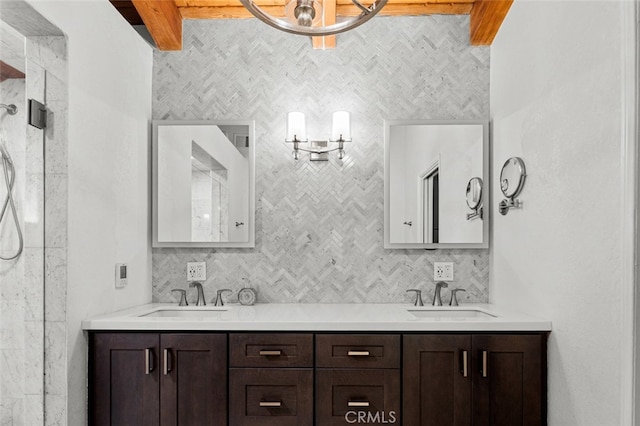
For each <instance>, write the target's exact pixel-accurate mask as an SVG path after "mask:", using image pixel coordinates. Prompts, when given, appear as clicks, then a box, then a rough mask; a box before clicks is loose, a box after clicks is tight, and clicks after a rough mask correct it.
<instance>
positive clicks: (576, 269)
mask: <svg viewBox="0 0 640 426" xmlns="http://www.w3.org/2000/svg"><path fill="white" fill-rule="evenodd" d="M621 10H622V3H621V2H617V1H592V2H577V1H569V2H557V1H554V2H532V1H516V2H514V3H513V6H512V7H511V10H510V12H509V14H508V16H507V18H506V19H505V22H504V23H503V25H502V27H501V29H500V32H499V33H498V36H497V37H496V40H495V41H494V43H493V45H492V48H491V62H492V63H491V116H492V120H493V176H494V179H493V182H492V191H493V194H496V195H495V196H494V197H493V198H494V200H493V206H492V208H493V209H494V215H493V218H494V219H493V229H492V234H493V235H492V237H493V238H492V249H491V282H492V284H491V293H490V294H491V299H492V301H493V302H495V303H498V304H503V305H508V306H512V307H513V308H515V309H518V310H521V311H525V312H529V313H531V314H535V315H538V316H540V317H543V318H548V319H551V320H552V322H553V331H552V333H551V336H550V339H549V353H548V359H549V394H548V401H549V424H550V425H552V426H553V425H594V426H601V425H619V424H622V420H621V416H620V412H621V410H620V401H621V398H622V395H621V380H622V379H621V374H620V367H619V365H620V359H621V358H620V356H621V355H620V353H621V347H622V346H621V345H622V336H623V335H622V328H623V327H622V324H621V318H622V317H621V311H622V307H623V305H622V304H623V301H622V300H621V297H620V294H621V288H622V283H621V278H622V273H621V269H622V258H623V253H622V249H621V247H622V245H621V243H620V241H621V237H622V235H621V228H622V214H621V209H622V188H621V182H622V155H621V145H622V134H621V128H622V122H623V117H622V109H621V104H622V99H623V90H624V88H623V87H622V72H623V61H622V57H623V56H622V54H621V47H620V46H621V37H622V27H623V25H622V15H621ZM511 156H521V157H522V158H523V159H524V161H525V163H526V166H527V172H528V178H527V182H526V184H525V187H524V190H523V192H522V194H521V197H520V198H521V199H522V201H523V202H524V207H523V209H521V210H513V211H511V212H509V214H508V215H507V216H501V215H499V214H497V208H496V207H497V203H498V201H499V197H498V195H497V194H501V193H500V189H499V187H498V180H497V179H495V177H496V176H499V168H500V167H501V166H502V164H503V163H504V161H505V160H506V159H507V158H508V157H511Z"/></svg>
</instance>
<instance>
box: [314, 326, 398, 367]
mask: <svg viewBox="0 0 640 426" xmlns="http://www.w3.org/2000/svg"><path fill="white" fill-rule="evenodd" d="M316 348H317V349H316V356H317V358H316V364H317V366H318V367H326V368H400V336H399V335H390V334H318V335H316Z"/></svg>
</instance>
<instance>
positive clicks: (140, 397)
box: [89, 333, 160, 426]
mask: <svg viewBox="0 0 640 426" xmlns="http://www.w3.org/2000/svg"><path fill="white" fill-rule="evenodd" d="M158 342H159V339H158V335H157V334H154V333H151V334H149V333H95V334H91V345H90V347H91V353H90V365H89V369H90V374H89V377H90V383H89V389H90V396H89V398H90V409H89V412H90V413H91V414H90V419H89V420H90V424H92V425H98V426H101V425H144V426H155V425H158V424H159V420H160V416H159V411H160V406H159V402H160V394H159V389H160V386H159V383H158V378H159V374H158V370H159V368H158V367H159V364H158V361H159V359H158Z"/></svg>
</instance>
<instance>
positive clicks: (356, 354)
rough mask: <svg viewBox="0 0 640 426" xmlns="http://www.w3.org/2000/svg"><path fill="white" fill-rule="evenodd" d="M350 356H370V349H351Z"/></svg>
mask: <svg viewBox="0 0 640 426" xmlns="http://www.w3.org/2000/svg"><path fill="white" fill-rule="evenodd" d="M347 355H348V356H369V355H370V353H369V351H349V352H347Z"/></svg>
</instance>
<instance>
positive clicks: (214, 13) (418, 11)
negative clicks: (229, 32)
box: [180, 3, 473, 19]
mask: <svg viewBox="0 0 640 426" xmlns="http://www.w3.org/2000/svg"><path fill="white" fill-rule="evenodd" d="M472 6H473V3H452V4H451V3H446V4H445V3H437V4H436V3H426V4H424V3H392V4H390V3H387V5H386V6H385V7H384V8H382V10H381V11H380V12H379V13H378V15H379V16H403V15H468V14H469V13H470V12H471V8H472ZM261 8H262V9H263V10H264V11H266V12H267V13H269V14H270V15H272V16H275V17H279V18H283V17H284V10H283V8H282V6H261ZM180 14H181V15H182V17H183V18H184V19H245V18H253V17H254V16H253V15H252V14H251V13H250V12H249V11H248V10H247V9H245V8H244V7H243V6H219V7H181V8H180ZM336 14H337V15H338V16H356V15H359V14H360V9H358V8H357V7H355V6H353V5H351V4H349V5H340V4H338V5H337V6H336ZM374 19H375V18H374Z"/></svg>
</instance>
